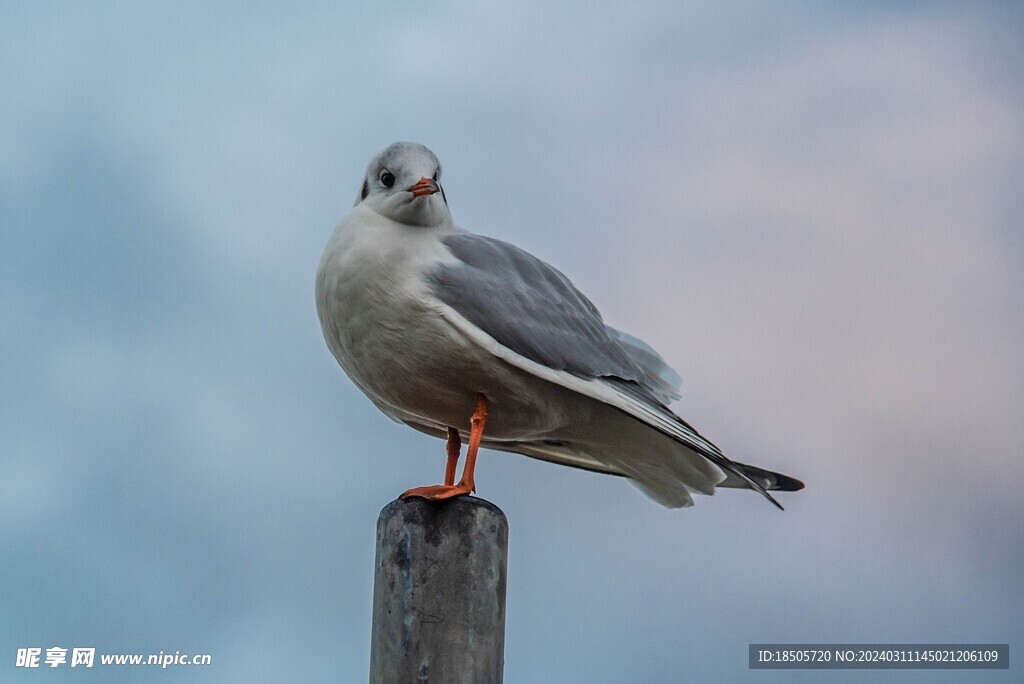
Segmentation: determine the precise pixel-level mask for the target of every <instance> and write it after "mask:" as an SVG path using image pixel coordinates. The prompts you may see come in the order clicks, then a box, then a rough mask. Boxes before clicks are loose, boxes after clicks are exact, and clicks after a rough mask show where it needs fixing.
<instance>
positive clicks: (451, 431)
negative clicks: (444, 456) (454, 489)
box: [444, 427, 462, 486]
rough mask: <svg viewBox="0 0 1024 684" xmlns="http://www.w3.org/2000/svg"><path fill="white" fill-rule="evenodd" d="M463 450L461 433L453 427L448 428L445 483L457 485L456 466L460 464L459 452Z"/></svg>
mask: <svg viewBox="0 0 1024 684" xmlns="http://www.w3.org/2000/svg"><path fill="white" fill-rule="evenodd" d="M461 449H462V440H461V439H459V431H458V430H456V429H455V428H453V427H450V428H448V462H447V463H446V464H445V466H444V483H445V484H446V485H449V486H450V485H453V484H455V466H457V465H458V464H459V452H460V451H461Z"/></svg>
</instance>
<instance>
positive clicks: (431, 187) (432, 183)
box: [409, 178, 441, 197]
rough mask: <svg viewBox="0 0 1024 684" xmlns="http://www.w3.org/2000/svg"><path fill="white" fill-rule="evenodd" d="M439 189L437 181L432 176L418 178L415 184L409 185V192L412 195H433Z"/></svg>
mask: <svg viewBox="0 0 1024 684" xmlns="http://www.w3.org/2000/svg"><path fill="white" fill-rule="evenodd" d="M440 189H441V188H440V187H439V186H438V185H437V181H436V180H434V179H433V178H420V179H419V180H418V181H416V184H415V185H413V186H410V187H409V192H411V193H412V195H413V197H423V196H424V195H433V194H434V193H435V192H437V191H438V190H440Z"/></svg>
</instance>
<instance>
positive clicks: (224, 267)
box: [0, 1, 1024, 683]
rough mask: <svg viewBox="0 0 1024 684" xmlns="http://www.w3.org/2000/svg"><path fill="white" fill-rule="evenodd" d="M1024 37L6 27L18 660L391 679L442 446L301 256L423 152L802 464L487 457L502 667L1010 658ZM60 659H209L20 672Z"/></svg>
mask: <svg viewBox="0 0 1024 684" xmlns="http://www.w3.org/2000/svg"><path fill="white" fill-rule="evenodd" d="M1022 19H1024V17H1022V13H1021V12H1020V10H1019V8H1017V7H1015V5H1014V4H1013V3H1006V4H986V3H972V4H970V5H969V6H965V5H962V4H954V3H948V4H942V3H940V4H924V3H905V4H901V5H899V6H890V5H889V4H888V3H869V4H863V3H857V4H848V5H846V6H845V9H844V8H839V9H837V8H830V9H825V8H823V6H820V4H818V3H757V2H751V3H730V4H728V5H724V4H711V3H707V4H701V5H697V4H682V3H670V2H664V3H647V4H645V5H642V6H639V7H633V6H631V7H629V8H626V7H625V6H623V7H619V8H616V7H611V6H605V5H599V4H596V3H558V4H557V5H556V6H551V5H550V4H545V3H532V2H522V3H503V4H501V5H500V6H490V5H489V4H488V5H485V4H481V3H472V2H459V1H453V2H446V3H404V4H401V5H387V4H384V3H379V4H375V5H365V6H347V5H345V4H343V3H320V4H316V3H308V4H305V5H304V6H303V7H302V8H294V7H292V8H287V9H286V8H284V7H283V6H277V5H275V4H273V3H248V4H235V5H232V4H228V3H221V4H218V5H217V6H216V7H210V6H208V4H203V3H178V4H174V5H163V6H161V5H156V4H137V3H94V4H92V5H90V6H86V5H85V4H83V3H32V4H28V3H22V4H20V5H15V4H7V5H5V6H4V8H3V9H2V10H0V21H2V23H3V26H4V40H3V41H2V42H0V91H2V92H3V93H4V105H3V106H2V107H0V388H2V392H0V467H2V472H3V477H2V478H0V549H2V556H3V558H4V562H3V563H2V564H0V606H2V613H3V616H4V619H3V620H2V621H0V643H2V644H3V646H2V649H0V651H2V652H3V653H6V654H7V655H5V656H3V657H4V658H6V659H7V662H6V663H2V664H0V667H2V668H4V670H3V672H4V673H5V674H4V675H3V677H2V678H3V679H5V680H7V679H15V680H20V678H24V679H29V678H30V677H46V678H48V679H55V680H63V679H67V680H69V681H78V680H88V679H91V680H103V681H218V682H226V681H254V680H264V679H265V680H298V678H302V679H304V680H309V681H362V680H363V679H364V678H365V674H366V668H367V665H368V660H369V638H370V636H369V618H370V591H371V574H372V555H373V530H374V521H375V519H376V515H377V513H378V511H379V510H380V508H382V507H383V506H384V505H385V504H386V503H387V502H388V501H390V500H391V499H392V498H394V496H395V495H397V494H398V493H399V492H401V491H402V490H404V489H406V488H408V487H410V486H415V485H421V484H429V483H432V482H435V481H436V480H437V479H438V478H439V477H440V474H441V472H442V464H443V447H442V444H441V443H440V442H439V441H436V440H432V439H431V438H429V437H426V436H423V435H420V434H418V433H414V432H412V431H411V430H408V429H406V428H403V427H401V426H398V425H395V424H393V423H391V422H390V421H389V420H388V419H387V418H385V417H384V416H383V415H381V414H379V413H378V412H377V411H376V409H374V408H373V406H372V405H371V404H370V403H369V401H367V400H366V399H365V398H364V397H362V396H361V395H360V394H359V392H358V390H357V389H356V388H355V387H354V386H353V385H352V384H351V383H350V382H349V381H348V380H347V378H345V377H344V374H343V373H342V371H341V370H340V369H339V368H338V367H337V366H336V364H335V362H334V360H333V359H332V358H331V357H330V354H329V353H328V351H327V349H326V347H325V345H324V343H323V340H322V339H321V335H320V330H319V324H318V322H317V319H316V313H315V309H314V305H313V294H312V291H313V275H314V272H315V269H316V264H317V261H318V259H319V256H320V251H321V250H322V248H323V245H324V243H325V242H326V240H327V237H328V235H329V234H330V231H331V228H332V226H333V225H334V224H335V223H336V222H337V221H338V219H339V218H340V217H341V216H343V215H344V213H345V212H346V211H347V210H348V208H349V207H350V206H351V204H352V201H353V200H354V198H355V196H356V192H357V191H358V189H359V185H360V182H361V178H362V173H363V169H364V168H365V165H366V162H367V161H368V160H369V158H370V157H371V156H372V155H373V154H374V153H375V152H376V151H377V150H379V149H380V148H382V147H384V146H386V145H387V144H389V143H390V142H393V141H395V140H403V139H405V140H416V141H419V142H422V143H424V144H426V145H428V146H430V147H431V148H432V149H433V150H434V151H435V152H436V153H437V154H438V156H439V157H440V159H441V160H442V163H443V164H444V167H445V189H446V193H447V197H448V199H449V202H450V204H451V206H452V210H453V214H454V216H455V219H456V221H457V222H458V223H459V224H460V225H462V226H464V227H465V228H468V229H470V230H473V231H475V232H481V233H485V234H488V235H492V236H495V237H499V238H502V239H505V240H509V241H511V242H514V243H516V244H519V245H520V246H523V247H525V248H527V249H529V250H530V251H532V252H533V253H535V254H537V255H538V256H541V257H542V258H544V259H546V260H548V261H550V262H551V263H553V264H555V265H556V266H558V267H559V268H560V269H562V270H563V271H564V272H566V273H567V274H568V275H569V276H570V277H571V278H573V279H574V281H575V282H576V283H577V284H578V285H579V286H580V287H581V288H582V289H583V290H584V291H585V292H587V293H588V294H589V295H590V296H591V298H592V299H593V300H594V301H595V302H596V303H597V304H598V306H599V307H600V308H601V309H602V311H603V312H604V314H605V317H606V319H607V320H608V321H609V322H610V323H611V324H613V325H615V326H617V327H620V328H624V329H626V330H629V331H630V332H632V333H634V334H636V335H638V336H641V337H643V338H645V339H646V340H648V341H649V342H650V343H652V344H653V345H654V346H655V347H656V348H657V349H659V351H661V352H662V354H663V355H664V356H665V357H666V358H667V359H668V360H669V361H670V362H671V363H672V364H673V365H674V366H675V367H676V369H677V370H678V371H679V372H680V374H681V375H682V377H683V398H682V400H681V401H680V402H679V403H678V404H677V408H678V410H679V411H680V413H681V414H682V415H683V416H685V417H686V418H687V419H688V420H690V421H691V422H693V423H694V424H695V425H697V426H698V427H699V428H700V429H701V431H702V432H704V433H705V434H707V435H708V436H709V437H710V438H711V439H713V440H714V441H715V442H716V443H718V444H719V445H720V446H721V447H722V448H723V449H724V450H725V451H726V453H728V454H730V455H732V456H734V457H735V458H737V459H739V460H743V461H748V462H751V463H757V464H759V465H763V466H766V467H771V468H775V469H778V470H781V471H783V472H786V473H790V474H793V475H795V476H797V477H800V478H802V479H804V480H805V481H806V482H807V484H808V488H807V489H806V490H805V491H803V492H801V493H799V494H795V495H788V496H785V497H784V499H783V503H784V504H785V505H786V507H787V511H786V512H785V513H778V512H777V511H775V510H773V509H772V508H771V507H770V506H768V505H767V504H766V503H765V502H764V501H763V500H761V499H760V497H758V496H755V495H752V494H749V493H746V492H737V491H726V492H722V493H720V494H719V495H717V496H715V497H713V498H706V497H701V498H699V499H698V500H697V505H696V507H694V508H693V509H689V510H685V511H667V510H664V509H661V508H659V507H658V506H657V505H655V504H653V503H652V502H650V501H648V500H646V499H645V498H644V497H643V495H642V494H641V493H640V492H638V491H637V490H635V489H634V488H632V487H630V486H628V484H626V483H624V482H622V481H620V480H618V479H616V478H607V477H601V476H598V475H593V474H589V473H583V472H579V471H574V470H570V469H566V468H559V467H556V466H551V465H547V464H543V463H539V462H534V461H531V460H529V459H526V458H520V457H515V456H512V455H508V454H497V453H490V452H488V453H486V454H484V455H483V456H482V459H481V462H480V466H479V468H478V471H477V473H478V477H477V482H478V488H479V492H480V494H481V495H482V496H484V497H485V498H488V499H489V500H491V501H494V502H495V503H496V504H498V505H499V506H500V507H501V508H502V509H503V510H504V511H505V512H506V514H507V516H508V518H509V521H510V526H511V533H510V567H509V585H508V600H509V607H508V624H507V649H506V661H507V662H506V680H507V681H509V682H569V681H587V682H609V683H612V682H622V681H645V682H647V681H649V682H667V681H684V680H686V681H690V680H691V679H692V680H694V681H708V680H715V681H737V682H747V681H759V682H760V681H772V682H775V681H792V680H793V679H795V678H798V677H794V675H793V673H782V674H781V675H780V674H778V673H772V672H763V671H757V672H751V671H749V670H747V667H746V648H747V644H748V643H751V642H816V641H831V642H885V641H891V642H1000V643H1006V642H1009V643H1010V648H1011V661H1012V660H1013V659H1014V656H1013V655H1012V654H1013V653H1016V651H1015V650H1014V649H1016V648H1019V645H1020V644H1021V643H1022V637H1024V621H1022V620H1021V617H1020V616H1021V615H1022V614H1024V599H1022V598H1021V597H1022V595H1024V594H1022V593H1021V591H1020V568H1021V567H1022V563H1024V543H1022V539H1024V510H1022V508H1021V503H1020V501H1021V479H1022V477H1024V466H1022V461H1021V459H1020V454H1021V450H1022V447H1024V424H1022V422H1021V420H1020V416H1021V415H1024V363H1022V357H1021V353H1020V349H1021V348H1022V347H1024V340H1022V337H1024V334H1022V333H1024V309H1022V306H1021V292H1022V291H1024V232H1022V230H1021V226H1022V217H1024V204H1022V200H1021V193H1020V179H1021V178H1022V172H1024V87H1022V85H1024V83H1022V77H1021V74H1022V73H1024V47H1022V44H1021V42H1020V40H1019V36H1020V35H1021V34H1022V30H1024V21H1022ZM61 645H63V646H65V647H74V646H95V647H97V649H98V650H99V651H102V652H126V653H127V652H140V653H149V652H157V651H160V650H163V651H174V650H182V651H186V650H187V651H190V652H196V653H199V652H202V653H210V654H212V656H213V662H214V665H213V666H212V667H210V668H195V669H187V668H178V669H176V670H165V671H153V672H150V671H148V670H129V669H124V670H116V669H112V668H96V669H94V671H92V672H81V671H79V670H77V669H76V670H75V671H73V672H72V671H70V670H68V669H64V670H62V671H53V672H47V673H46V675H42V674H41V673H32V674H31V675H28V673H26V672H24V671H18V670H16V669H15V668H14V666H13V665H14V656H15V651H16V649H17V648H19V647H26V646H41V647H44V648H45V647H48V646H61ZM1018 669H1019V668H1015V670H1011V671H1010V672H1001V673H989V674H987V675H986V680H993V681H1012V680H1014V679H1019V674H1018V672H1017V670H1018ZM833 674H834V673H830V675H829V678H830V680H831V679H834V680H835V681H929V682H930V681H962V677H961V676H960V675H956V676H949V677H946V678H945V679H944V678H943V676H942V675H941V674H939V675H936V674H935V673H923V672H917V673H907V672H899V673H895V674H898V676H895V675H892V674H891V673H890V674H887V673H884V672H881V673H880V672H871V673H863V672H844V673H838V675H837V676H836V677H834V678H833ZM954 674H955V673H954ZM806 679H807V680H808V681H812V680H815V679H817V677H815V676H813V675H808V677H806Z"/></svg>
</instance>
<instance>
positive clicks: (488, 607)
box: [370, 496, 508, 684]
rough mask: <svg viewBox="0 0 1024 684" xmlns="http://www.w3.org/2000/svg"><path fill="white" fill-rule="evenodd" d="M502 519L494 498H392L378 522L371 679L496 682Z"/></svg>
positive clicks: (379, 683) (386, 683)
mask: <svg viewBox="0 0 1024 684" xmlns="http://www.w3.org/2000/svg"><path fill="white" fill-rule="evenodd" d="M507 563H508V521H507V520H506V519H505V514H504V513H502V512H501V509H499V508H498V507H497V506H495V505H494V504H492V503H490V502H489V501H484V500H483V499H478V498H476V497H469V496H463V497H459V498H456V499H452V500H450V501H447V502H443V503H438V504H434V503H430V502H429V501H425V500H424V499H416V498H412V499H408V500H406V501H402V500H397V501H392V502H391V503H389V504H388V505H387V506H385V507H384V510H382V511H381V512H380V517H379V518H378V519H377V557H376V561H375V572H374V578H373V637H372V641H371V645H370V684H406V683H410V684H411V683H417V684H418V683H421V682H436V683H437V684H442V683H443V684H463V683H464V684H491V683H492V682H494V683H500V682H501V681H502V668H503V666H504V653H505V575H506V567H507Z"/></svg>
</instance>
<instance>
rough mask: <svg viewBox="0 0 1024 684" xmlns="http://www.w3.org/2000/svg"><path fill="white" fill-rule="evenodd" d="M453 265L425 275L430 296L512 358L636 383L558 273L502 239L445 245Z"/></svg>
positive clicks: (596, 315) (591, 311)
mask: <svg viewBox="0 0 1024 684" xmlns="http://www.w3.org/2000/svg"><path fill="white" fill-rule="evenodd" d="M444 244H445V245H446V246H447V247H448V248H449V249H450V250H451V251H452V253H453V254H454V255H455V256H456V257H457V258H458V260H459V261H458V263H454V264H443V265H441V266H440V267H439V268H438V269H437V270H436V271H434V272H433V273H432V274H431V281H432V284H433V286H434V292H435V294H436V295H437V296H438V297H439V298H440V299H441V300H442V301H443V302H445V303H446V304H448V305H449V306H451V307H452V308H453V309H455V310H456V311H458V312H459V313H460V314H462V315H463V316H464V317H465V318H466V319H468V320H469V321H470V322H471V323H472V324H473V325H475V326H477V327H478V328H480V329H481V330H483V331H485V332H487V333H488V334H489V335H490V336H491V337H493V338H494V339H496V340H498V341H499V342H500V343H501V344H503V345H505V346H506V347H508V348H509V349H511V350H512V351H514V352H516V353H517V354H520V355H522V356H525V357H526V358H528V359H530V360H532V361H536V362H537V363H540V364H542V365H544V366H546V367H548V368H552V369H554V370H561V371H567V372H569V373H572V374H573V375H576V376H578V377H584V378H600V377H615V378H620V379H622V380H628V381H631V382H636V383H641V382H642V381H643V380H644V371H643V370H642V369H641V368H640V367H639V366H638V365H637V364H636V362H635V361H634V360H633V359H632V358H631V357H630V355H629V354H628V353H627V352H626V350H625V349H623V347H622V345H621V344H619V343H618V342H617V341H616V340H615V339H614V338H613V337H612V335H611V334H610V333H609V330H608V328H607V327H606V326H605V323H604V320H602V318H601V314H600V312H599V311H598V310H597V307H595V306H594V305H593V304H592V303H591V302H590V300H589V299H587V298H586V297H585V296H584V295H583V293H581V292H580V291H579V290H577V289H576V287H575V286H574V285H573V284H572V282H570V280H569V279H568V278H567V277H565V276H564V275H563V274H562V273H561V272H560V271H558V270H557V269H555V268H554V267H552V266H549V265H548V264H546V263H544V262H543V261H541V260H540V259H538V258H537V257H535V256H533V255H531V254H530V253H528V252H525V251H523V250H521V249H519V248H518V247H515V246H514V245H510V244H508V243H507V242H502V241H501V240H495V239H493V238H487V237H483V236H480V235H473V234H469V233H458V234H455V235H451V236H449V237H446V238H445V239H444Z"/></svg>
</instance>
